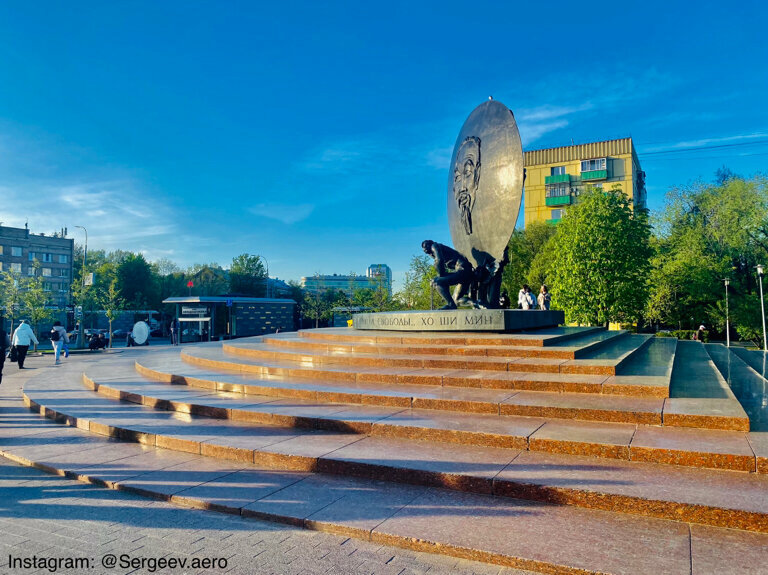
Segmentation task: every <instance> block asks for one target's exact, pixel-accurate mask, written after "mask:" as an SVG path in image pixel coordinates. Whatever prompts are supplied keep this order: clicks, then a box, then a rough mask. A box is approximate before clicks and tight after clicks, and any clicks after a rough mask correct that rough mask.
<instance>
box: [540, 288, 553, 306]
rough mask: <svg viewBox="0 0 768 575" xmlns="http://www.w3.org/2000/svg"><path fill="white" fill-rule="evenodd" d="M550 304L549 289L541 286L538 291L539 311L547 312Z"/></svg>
mask: <svg viewBox="0 0 768 575" xmlns="http://www.w3.org/2000/svg"><path fill="white" fill-rule="evenodd" d="M551 303H552V296H551V295H549V288H548V287H547V286H546V285H544V284H542V286H541V289H540V290H539V309H543V310H548V309H549V306H550V304H551Z"/></svg>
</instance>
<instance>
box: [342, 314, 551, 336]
mask: <svg viewBox="0 0 768 575" xmlns="http://www.w3.org/2000/svg"><path fill="white" fill-rule="evenodd" d="M352 321H353V327H354V328H355V329H376V330H392V331H520V330H526V329H537V328H542V327H555V326H558V325H560V324H562V323H565V315H564V313H563V312H562V311H555V310H548V311H543V310H520V309H455V310H435V311H389V312H380V313H357V314H355V315H354V316H353V317H352Z"/></svg>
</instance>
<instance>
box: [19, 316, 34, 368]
mask: <svg viewBox="0 0 768 575" xmlns="http://www.w3.org/2000/svg"><path fill="white" fill-rule="evenodd" d="M32 342H34V343H35V345H38V344H39V343H40V342H39V341H37V338H36V337H35V332H33V331H32V328H31V327H29V324H28V323H26V321H25V320H21V323H20V324H19V327H17V328H16V331H14V332H13V342H12V345H14V346H15V347H16V353H17V354H18V360H17V362H18V364H19V369H24V359H26V357H27V350H29V344H30V343H32Z"/></svg>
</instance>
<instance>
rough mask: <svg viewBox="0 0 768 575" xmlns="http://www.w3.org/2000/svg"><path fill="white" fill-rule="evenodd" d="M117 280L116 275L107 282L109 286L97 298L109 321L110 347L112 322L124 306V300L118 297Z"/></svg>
mask: <svg viewBox="0 0 768 575" xmlns="http://www.w3.org/2000/svg"><path fill="white" fill-rule="evenodd" d="M117 282H118V279H117V278H116V277H114V278H112V281H111V282H109V287H108V288H107V289H106V291H104V292H103V293H102V294H101V297H100V298H99V301H100V303H101V308H102V309H103V310H104V314H105V315H106V316H107V320H108V321H109V347H112V322H113V321H114V320H115V319H117V317H118V315H119V313H120V310H122V309H123V308H124V307H125V300H124V299H123V298H122V297H120V290H119V289H118V283H117Z"/></svg>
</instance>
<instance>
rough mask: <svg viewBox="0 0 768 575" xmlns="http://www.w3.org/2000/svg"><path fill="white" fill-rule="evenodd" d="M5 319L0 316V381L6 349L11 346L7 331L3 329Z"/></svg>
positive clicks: (0, 380)
mask: <svg viewBox="0 0 768 575" xmlns="http://www.w3.org/2000/svg"><path fill="white" fill-rule="evenodd" d="M4 323H5V320H4V319H3V318H2V317H0V383H3V367H4V366H5V354H7V353H8V349H9V348H10V347H11V338H10V336H9V335H8V333H7V332H6V331H5V330H4V329H3V324H4Z"/></svg>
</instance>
